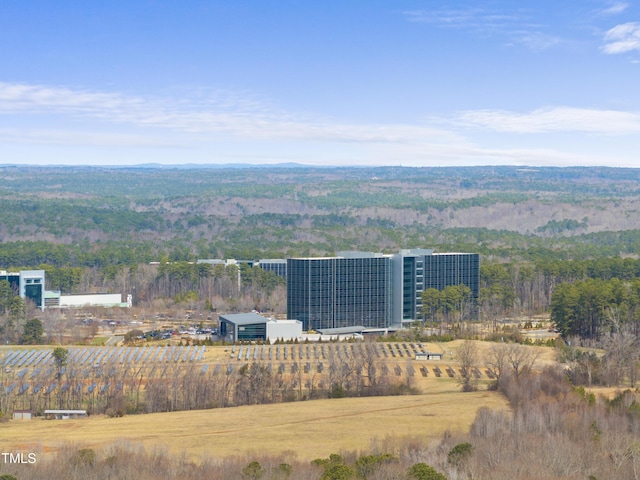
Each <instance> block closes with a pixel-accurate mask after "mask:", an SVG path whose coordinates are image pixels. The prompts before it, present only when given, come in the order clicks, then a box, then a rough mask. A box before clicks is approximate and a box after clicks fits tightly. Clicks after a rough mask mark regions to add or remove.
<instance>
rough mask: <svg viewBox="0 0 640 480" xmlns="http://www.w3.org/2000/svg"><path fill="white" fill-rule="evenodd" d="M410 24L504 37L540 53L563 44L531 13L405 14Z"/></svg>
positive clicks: (463, 11) (480, 10)
mask: <svg viewBox="0 0 640 480" xmlns="http://www.w3.org/2000/svg"><path fill="white" fill-rule="evenodd" d="M403 14H404V16H405V17H406V18H407V20H408V21H410V22H419V23H426V24H431V25H435V26H438V27H441V28H457V29H461V30H465V31H469V32H471V33H473V34H475V35H478V36H483V37H501V38H504V39H505V43H506V44H507V45H511V46H513V45H522V46H524V47H526V48H528V49H530V50H533V51H536V52H540V51H542V50H546V49H549V48H552V47H555V46H556V45H558V44H560V43H562V41H563V40H562V38H560V37H558V36H556V35H551V34H548V33H545V31H544V30H545V29H546V26H545V25H544V24H541V23H540V22H536V21H533V20H532V18H531V12H524V11H521V10H517V9H516V10H510V11H498V10H488V9H484V8H468V9H447V8H444V9H435V10H411V11H405V12H403Z"/></svg>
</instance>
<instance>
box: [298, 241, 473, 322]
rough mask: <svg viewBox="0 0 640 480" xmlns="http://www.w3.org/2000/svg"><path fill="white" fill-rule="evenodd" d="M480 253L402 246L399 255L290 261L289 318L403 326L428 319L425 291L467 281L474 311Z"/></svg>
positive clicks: (346, 254) (351, 254)
mask: <svg viewBox="0 0 640 480" xmlns="http://www.w3.org/2000/svg"><path fill="white" fill-rule="evenodd" d="M479 272H480V256H479V255H478V254H474V253H433V251H432V250H427V249H414V250H401V251H400V252H399V253H398V254H396V255H383V254H380V253H375V254H374V253H364V252H343V253H338V255H337V256H336V257H329V258H324V257H322V258H319V257H316V258H291V259H288V260H287V318H291V319H296V320H300V321H302V324H303V328H304V329H305V330H323V329H331V328H344V327H356V326H358V327H364V328H365V329H380V328H389V327H394V328H400V327H402V326H403V324H404V325H406V324H408V323H411V322H413V321H415V320H417V319H421V318H422V292H423V291H424V290H427V289H429V288H435V289H437V290H443V289H445V288H446V287H448V286H454V285H466V286H468V287H469V289H470V290H471V297H472V302H471V304H472V305H471V308H472V311H471V312H470V313H471V314H472V315H473V314H474V312H475V304H476V302H477V298H478V286H479V275H480V273H479Z"/></svg>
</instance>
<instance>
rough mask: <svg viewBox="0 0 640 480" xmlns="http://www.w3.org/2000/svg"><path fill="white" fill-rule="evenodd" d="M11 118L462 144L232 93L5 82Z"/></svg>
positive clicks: (1, 89) (441, 134) (405, 127)
mask: <svg viewBox="0 0 640 480" xmlns="http://www.w3.org/2000/svg"><path fill="white" fill-rule="evenodd" d="M11 114H28V115H54V116H60V117H62V118H67V119H71V120H82V121H84V120H86V119H92V120H94V121H99V122H101V123H103V124H104V123H107V124H117V125H133V126H135V127H138V128H140V129H143V130H142V132H153V131H154V129H163V130H170V131H172V132H174V133H176V134H181V133H182V134H189V135H190V136H192V137H193V136H195V137H196V138H199V139H206V140H211V135H214V136H215V135H218V136H233V137H235V138H240V139H247V140H281V139H288V140H318V141H333V142H374V143H375V142H387V143H411V142H421V141H424V139H426V138H440V139H449V140H451V141H456V140H458V138H457V137H456V136H455V135H453V134H452V133H450V132H446V131H444V130H441V129H438V128H432V127H428V126H425V125H410V124H349V123H343V122H334V121H330V120H326V119H324V120H323V119H317V118H310V117H308V116H302V115H297V114H291V113H288V112H283V111H279V110H277V109H273V108H271V109H270V108H268V107H267V106H266V104H265V103H261V102H259V101H253V100H243V99H242V98H240V97H237V96H234V95H230V94H225V95H220V94H212V95H208V96H207V97H206V99H204V100H203V99H202V98H199V99H193V98H178V99H175V98H146V97H142V96H130V95H125V94H121V93H115V92H93V91H87V90H78V89H70V88H62V87H49V86H42V85H24V84H8V83H0V115H11ZM41 133H42V132H41ZM156 133H157V132H156ZM34 135H35V134H34ZM44 137H46V135H44ZM114 138H115V137H114ZM190 138H191V137H190ZM120 141H127V140H126V139H121V140H120Z"/></svg>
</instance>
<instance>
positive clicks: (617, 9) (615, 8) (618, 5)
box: [600, 1, 629, 15]
mask: <svg viewBox="0 0 640 480" xmlns="http://www.w3.org/2000/svg"><path fill="white" fill-rule="evenodd" d="M627 8H629V4H628V3H627V2H615V1H614V2H609V6H608V7H606V8H603V9H602V10H600V13H602V14H603V15H618V14H619V13H622V12H624V11H625V10H626V9H627Z"/></svg>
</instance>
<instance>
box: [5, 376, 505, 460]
mask: <svg viewBox="0 0 640 480" xmlns="http://www.w3.org/2000/svg"><path fill="white" fill-rule="evenodd" d="M480 406H488V407H491V408H498V409H502V408H507V402H506V400H505V399H504V398H503V397H502V396H501V395H499V394H497V393H495V392H488V391H481V392H475V393H461V392H460V391H459V387H458V386H457V384H456V383H455V381H449V380H439V381H433V382H430V388H429V389H428V390H427V391H425V393H423V394H421V395H413V396H401V397H376V398H347V399H331V400H314V401H307V402H295V403H284V404H274V405H255V406H244V407H235V408H227V409H215V410H203V411H190V412H175V413H161V414H149V415H135V416H126V417H123V418H107V417H102V416H100V417H90V418H87V419H82V420H68V421H54V420H42V419H36V420H31V421H11V422H9V423H8V424H4V425H2V427H1V428H0V432H1V434H2V439H0V447H2V448H3V451H7V449H15V448H23V449H25V450H29V451H43V452H49V451H52V450H55V449H56V448H59V447H60V446H62V444H63V443H64V442H74V443H78V444H81V445H89V446H100V445H105V444H109V443H113V442H117V441H121V440H125V441H128V442H131V443H132V444H134V445H136V444H140V445H144V446H145V447H146V448H154V447H162V448H165V449H167V450H168V451H169V452H170V453H173V454H182V453H185V454H186V455H187V456H188V457H189V458H191V459H192V460H194V461H199V460H203V459H204V458H207V457H227V456H233V455H239V456H244V455H246V454H251V453H256V454H259V453H268V454H279V453H283V452H285V453H286V455H287V458H294V457H296V458H298V459H301V460H311V459H314V458H318V457H324V456H327V455H329V454H330V453H333V452H339V451H341V450H357V449H367V448H369V447H370V446H371V442H372V441H373V440H375V439H378V440H384V439H385V438H388V437H421V438H423V439H424V440H425V441H426V442H429V441H435V440H437V439H438V438H440V436H441V435H442V433H443V432H444V431H446V430H450V431H452V432H463V431H467V429H468V428H469V425H470V423H471V422H472V420H473V418H474V415H475V412H476V411H477V409H478V408H479V407H480Z"/></svg>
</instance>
